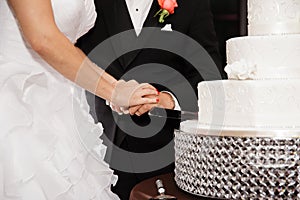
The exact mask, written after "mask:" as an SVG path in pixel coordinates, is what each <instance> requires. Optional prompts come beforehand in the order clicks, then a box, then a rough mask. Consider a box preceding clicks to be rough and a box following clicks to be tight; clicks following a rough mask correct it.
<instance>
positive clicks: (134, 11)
mask: <svg viewBox="0 0 300 200" xmlns="http://www.w3.org/2000/svg"><path fill="white" fill-rule="evenodd" d="M125 1H126V5H127V9H128V12H129V15H130V18H131V22H132V24H133V28H134V30H135V33H136V35H137V36H139V34H140V33H141V31H142V29H143V26H144V23H145V21H146V18H147V16H148V14H149V11H150V9H151V6H152V2H153V0H125ZM157 20H158V19H157ZM162 92H167V93H169V94H170V95H171V96H172V98H173V101H174V104H175V108H174V110H180V106H179V103H178V101H177V99H176V98H175V96H174V95H173V94H172V93H170V92H168V91H162Z"/></svg>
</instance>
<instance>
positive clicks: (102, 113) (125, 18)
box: [77, 0, 222, 156]
mask: <svg viewBox="0 0 300 200" xmlns="http://www.w3.org/2000/svg"><path fill="white" fill-rule="evenodd" d="M177 2H178V6H179V7H178V8H176V9H175V13H174V14H172V15H170V16H168V17H167V18H166V20H165V23H163V24H161V23H159V22H158V17H154V15H155V13H156V12H157V11H158V10H159V9H160V7H159V5H158V3H157V0H153V4H152V7H151V9H150V12H149V14H148V17H147V19H146V21H145V23H144V27H159V28H161V27H163V26H165V25H166V24H172V29H173V30H175V31H178V32H181V33H183V34H185V35H187V36H189V37H191V38H193V39H194V40H195V41H197V42H198V43H199V44H200V45H202V46H203V47H204V48H205V50H206V51H207V52H208V53H209V54H210V56H211V57H212V59H213V60H214V61H215V63H216V65H217V66H218V67H220V69H221V67H222V66H221V61H220V56H219V51H218V43H217V39H216V34H215V30H214V25H213V17H212V14H211V12H210V4H209V0H178V1H177ZM95 5H96V10H97V13H98V17H97V21H96V24H95V26H94V28H93V29H92V30H90V31H89V32H88V33H87V34H86V35H85V36H84V37H82V38H81V39H80V40H79V41H78V43H77V46H79V47H80V48H81V49H82V50H83V51H84V52H85V53H86V54H88V53H90V52H91V51H92V49H93V48H95V47H96V46H97V45H98V44H100V43H101V42H103V41H105V40H106V39H107V38H109V37H111V36H114V35H115V34H118V33H121V32H123V31H126V30H130V29H133V25H132V22H131V19H130V16H129V12H128V9H127V7H126V3H125V0H95ZM166 34H167V33H166ZM150 42H151V40H150ZM174 42H176V41H174ZM118 45H120V46H118ZM121 45H122V41H120V43H114V44H113V43H112V44H111V48H112V49H115V50H116V49H118V48H122V47H121ZM99 56H101V55H99ZM147 63H148V64H149V63H160V64H164V65H167V66H170V67H172V68H174V69H176V70H178V71H179V72H180V73H181V74H182V75H184V76H185V77H186V78H187V79H188V80H189V82H190V84H191V86H192V87H193V88H194V91H195V93H196V92H197V90H196V88H197V84H198V83H199V82H200V81H202V77H201V75H200V74H199V73H198V72H197V71H196V70H195V69H194V68H193V67H192V66H191V65H190V63H188V62H187V61H186V60H184V59H183V58H181V57H180V56H177V55H174V54H173V53H170V52H168V51H164V50H158V49H142V50H135V51H132V52H128V53H126V54H125V55H122V56H120V57H119V58H117V59H116V60H115V61H114V62H113V63H111V64H110V65H109V67H108V68H107V69H106V70H107V72H108V73H110V74H111V75H113V76H114V77H115V78H116V79H119V78H120V77H122V76H123V75H124V74H126V73H127V72H128V71H130V70H132V69H134V68H136V67H137V66H140V65H143V64H147ZM220 72H222V70H220ZM144 76H145V80H147V74H145V75H144ZM141 79H142V78H141V77H139V81H143V80H141ZM150 83H151V82H150ZM154 85H155V87H157V88H158V89H159V90H169V88H167V87H165V86H164V85H159V84H154ZM175 95H176V94H175ZM192 104H193V105H188V106H187V107H185V105H183V106H182V109H183V110H186V109H188V110H194V111H196V110H197V102H196V101H194V102H193V103H192ZM95 110H96V115H97V121H100V122H102V124H103V127H104V133H105V134H106V135H107V136H108V138H110V140H111V141H113V142H114V143H115V144H116V145H118V146H121V145H122V143H123V142H124V141H126V144H127V145H126V146H123V147H122V148H125V149H126V150H129V151H132V152H150V151H154V150H157V149H159V148H161V147H163V146H164V145H166V144H167V143H169V142H170V141H171V140H172V138H173V131H174V127H175V126H178V124H176V123H174V121H172V120H167V122H166V124H165V126H164V128H163V130H162V131H160V133H158V134H156V135H155V136H152V137H149V138H137V137H133V136H131V135H129V134H128V133H127V132H125V131H122V130H121V129H120V128H119V127H118V125H117V124H116V123H115V120H118V124H119V123H122V119H123V116H119V117H116V119H113V115H112V111H111V109H110V107H109V106H107V105H106V104H105V101H104V100H102V99H100V98H97V97H95ZM132 119H133V121H134V122H135V123H136V124H138V125H139V126H145V125H147V124H148V123H149V122H150V119H149V117H148V116H147V115H144V116H141V117H137V116H133V117H132ZM137 131H138V130H137ZM135 134H140V135H143V132H141V133H135ZM170 156H172V155H170Z"/></svg>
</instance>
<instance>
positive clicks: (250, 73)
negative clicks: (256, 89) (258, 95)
mask: <svg viewBox="0 0 300 200" xmlns="http://www.w3.org/2000/svg"><path fill="white" fill-rule="evenodd" d="M225 72H226V73H227V75H228V78H229V79H237V80H247V79H255V76H256V73H257V68H256V65H254V64H252V63H247V62H246V61H245V60H244V59H242V60H240V61H237V62H234V63H232V64H228V65H227V66H226V67H225Z"/></svg>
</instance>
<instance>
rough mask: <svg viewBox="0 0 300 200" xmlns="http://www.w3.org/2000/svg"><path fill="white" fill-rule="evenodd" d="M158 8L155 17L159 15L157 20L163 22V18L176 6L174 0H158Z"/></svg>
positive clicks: (172, 11)
mask: <svg viewBox="0 0 300 200" xmlns="http://www.w3.org/2000/svg"><path fill="white" fill-rule="evenodd" d="M158 4H159V6H160V10H159V11H158V12H157V13H156V14H155V15H154V17H156V16H157V15H159V16H160V17H159V20H158V21H159V22H160V23H164V22H165V18H166V17H168V16H169V15H170V14H174V9H175V8H177V7H178V4H177V1H176V0H158Z"/></svg>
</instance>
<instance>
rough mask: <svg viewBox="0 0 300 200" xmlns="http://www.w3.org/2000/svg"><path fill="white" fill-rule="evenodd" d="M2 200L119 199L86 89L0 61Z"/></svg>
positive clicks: (36, 69)
mask: <svg viewBox="0 0 300 200" xmlns="http://www.w3.org/2000/svg"><path fill="white" fill-rule="evenodd" d="M0 128H1V129H0V199H1V200H12V199H13V200H88V199H101V200H102V199H103V200H110V199H118V197H117V196H116V195H115V194H113V193H112V192H111V191H110V187H111V185H112V184H115V183H116V181H117V178H116V177H115V176H114V175H113V172H112V171H111V170H110V169H109V166H108V165H107V164H106V163H105V162H104V156H105V151H106V148H105V146H104V145H103V144H102V141H101V139H100V138H99V137H100V136H101V134H102V126H101V124H94V121H93V119H92V117H91V116H90V115H89V106H88V104H87V101H86V98H85V92H84V90H83V89H81V88H79V87H77V86H76V85H75V84H73V83H72V82H70V81H68V80H66V79H65V78H64V77H62V76H61V75H60V74H58V73H57V72H54V71H51V70H50V71H49V69H46V67H45V68H43V67H41V66H38V65H36V66H31V65H30V66H26V65H24V64H21V63H18V62H16V61H11V62H9V61H7V60H4V59H3V58H0Z"/></svg>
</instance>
